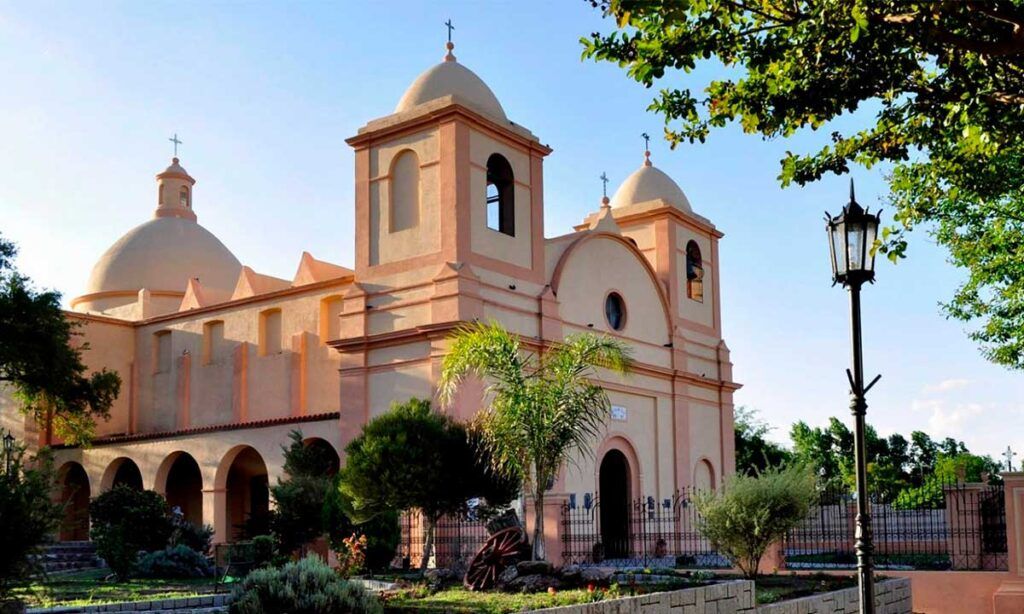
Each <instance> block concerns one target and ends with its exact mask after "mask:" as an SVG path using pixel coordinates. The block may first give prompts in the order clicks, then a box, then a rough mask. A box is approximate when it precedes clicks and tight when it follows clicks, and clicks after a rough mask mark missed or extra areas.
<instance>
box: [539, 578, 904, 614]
mask: <svg viewBox="0 0 1024 614" xmlns="http://www.w3.org/2000/svg"><path fill="white" fill-rule="evenodd" d="M910 603H911V596H910V580H909V579H907V578H895V579H892V580H883V581H881V582H877V583H875V604H876V612H877V614H911V612H912V610H911V606H910ZM859 604H860V599H859V598H858V594H857V588H856V587H854V588H847V589H844V590H841V591H833V592H831V593H821V594H820V595H812V596H810V597H803V598H801V599H792V600H790V601H782V602H779V603H771V604H767V605H762V606H755V605H754V583H753V582H750V581H749V580H735V581H732V582H723V583H721V584H711V585H708V586H701V587H697V588H685V589H681V590H677V591H667V592H664V593H654V594H652V595H642V596H639V597H623V598H622V599H609V600H607V601H599V602H597V603H585V604H580V605H570V606H563V607H560V608H548V609H545V610H538V612H549V613H558V614H619V613H620V612H629V614H641V613H649V614H653V613H655V612H669V613H671V614H857V608H858V605H859Z"/></svg>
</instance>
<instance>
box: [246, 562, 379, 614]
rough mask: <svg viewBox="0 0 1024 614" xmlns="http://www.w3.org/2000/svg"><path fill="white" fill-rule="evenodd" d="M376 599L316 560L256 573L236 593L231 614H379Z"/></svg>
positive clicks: (289, 564) (249, 576)
mask: <svg viewBox="0 0 1024 614" xmlns="http://www.w3.org/2000/svg"><path fill="white" fill-rule="evenodd" d="M383 611H384V608H383V607H382V606H381V604H380V602H379V601H378V600H377V598H376V597H374V596H373V595H371V594H369V593H367V592H366V591H364V590H363V587H361V586H359V585H358V584H353V583H351V582H347V581H345V580H342V579H341V578H339V577H338V575H337V574H336V573H334V570H332V569H331V568H330V567H328V566H327V565H326V564H325V563H324V562H323V561H321V560H320V559H319V558H317V557H307V558H304V559H302V560H301V561H298V562H294V563H287V564H286V565H284V566H283V567H277V568H265V569H257V570H255V571H253V572H252V573H250V574H249V575H248V577H246V579H245V580H243V581H242V583H241V584H240V585H239V587H238V588H237V589H235V593H234V596H233V598H232V601H231V614H280V613H282V612H287V613H288V614H333V613H335V612H351V613H352V614H379V613H382V612H383Z"/></svg>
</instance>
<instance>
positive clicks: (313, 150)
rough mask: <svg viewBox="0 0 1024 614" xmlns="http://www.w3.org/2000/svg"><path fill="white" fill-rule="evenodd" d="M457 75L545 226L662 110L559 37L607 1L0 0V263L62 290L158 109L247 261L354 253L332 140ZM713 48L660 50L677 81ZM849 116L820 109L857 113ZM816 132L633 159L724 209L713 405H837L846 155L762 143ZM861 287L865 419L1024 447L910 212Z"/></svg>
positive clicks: (129, 191)
mask: <svg viewBox="0 0 1024 614" xmlns="http://www.w3.org/2000/svg"><path fill="white" fill-rule="evenodd" d="M448 19H451V20H452V21H453V23H454V25H455V31H454V35H453V40H454V42H455V45H456V47H455V55H456V56H457V57H458V59H459V61H460V62H462V63H463V64H464V65H466V66H467V67H469V68H470V69H472V70H473V71H475V72H476V73H477V74H478V75H480V76H481V77H482V78H483V79H484V81H486V82H487V83H488V85H489V86H490V87H491V89H492V90H493V91H494V92H495V94H496V95H497V97H498V99H499V100H500V101H501V103H502V105H503V106H504V108H505V111H506V113H507V114H508V116H509V118H510V119H512V120H513V121H515V122H517V123H519V124H521V125H523V126H525V127H527V128H529V129H530V130H531V131H532V132H533V133H534V134H536V135H537V136H538V137H539V138H540V140H541V142H543V143H546V144H548V145H550V146H551V147H552V148H553V149H554V153H552V154H551V155H550V156H549V157H548V158H547V159H546V161H545V178H544V188H545V195H544V202H545V220H544V221H545V228H546V234H547V235H548V236H556V235H560V234H564V233H565V232H568V231H570V230H571V226H572V225H573V224H576V223H579V222H580V221H581V220H582V219H583V217H584V216H585V215H587V214H588V213H590V212H592V211H594V210H596V209H597V207H598V205H599V202H600V197H601V182H600V180H599V176H600V175H601V173H602V172H606V173H607V174H608V177H609V178H610V179H611V183H610V184H609V191H610V192H611V191H612V190H613V189H614V187H615V186H617V185H618V183H619V182H621V181H622V180H623V179H625V178H626V176H628V175H629V174H630V173H631V172H632V171H633V170H635V169H636V168H637V167H638V166H639V165H640V163H641V162H642V155H643V140H642V138H641V136H640V135H641V133H643V132H648V133H650V134H651V135H652V136H654V137H658V136H659V135H660V134H661V133H662V126H663V124H662V120H661V119H660V118H659V117H657V116H655V115H653V114H651V113H649V112H647V111H646V108H647V105H648V104H649V103H650V101H651V99H652V98H653V97H654V95H655V91H653V90H648V89H645V88H644V87H642V86H641V85H639V84H637V83H635V82H633V81H631V80H630V79H628V78H627V77H626V75H625V73H624V72H623V71H622V70H621V69H620V68H619V67H617V66H615V65H612V64H597V63H594V62H592V61H583V60H581V57H580V53H581V46H580V43H579V38H580V37H581V36H586V35H588V34H589V33H591V32H593V31H607V30H609V29H610V28H611V27H612V23H610V22H608V21H605V20H602V19H601V15H600V13H599V12H598V11H596V10H594V9H592V8H591V6H590V4H589V2H585V1H583V0H564V1H562V2H549V1H544V2H537V1H533V2H527V1H507V2H493V1H492V2H482V1H480V2H440V1H430V2H427V1H425V0H424V1H422V2H399V1H397V0H388V1H387V2H383V1H381V2H344V3H341V2H332V3H327V2H287V3H285V2H236V1H233V2H191V1H188V0H185V1H180V0H179V1H176V2H173V3H171V2H160V1H155V0H148V1H147V2H102V3H97V2H88V3H71V2H59V3H54V2H37V1H33V2H26V1H17V2H10V1H9V0H0V74H2V75H3V76H4V80H3V86H2V87H0V233H3V235H4V236H5V237H7V238H9V239H12V240H14V241H15V242H16V243H17V244H18V246H19V248H20V255H19V258H18V261H17V264H18V266H19V268H20V269H21V271H22V272H23V273H25V274H27V275H29V276H30V277H32V279H33V280H35V282H36V283H37V285H39V286H40V287H45V288H53V289H57V290H60V291H61V292H63V293H64V295H65V300H66V299H68V298H70V297H73V296H76V295H77V294H80V293H81V292H82V291H83V288H84V286H85V282H86V280H87V278H88V275H89V271H90V269H91V267H92V264H93V263H94V262H95V261H96V259H97V258H98V257H99V255H100V254H101V253H103V251H104V250H105V249H106V248H107V247H109V245H110V244H111V243H113V242H114V241H115V240H116V239H117V238H118V237H120V236H121V235H122V234H123V233H124V232H126V231H127V230H128V229H130V228H131V227H133V226H135V225H137V224H139V223H141V222H143V221H145V220H147V219H149V217H150V216H151V215H152V211H153V208H154V206H155V200H156V185H155V180H154V175H155V174H156V173H157V172H159V171H161V170H162V169H163V168H164V167H165V166H167V164H168V163H169V158H170V157H171V155H172V147H173V146H172V144H171V143H170V142H169V141H168V139H169V138H170V137H171V136H172V135H174V134H177V135H178V136H179V137H180V139H181V140H182V141H183V144H182V146H181V149H180V157H181V161H182V164H183V165H184V166H185V168H187V169H188V171H189V172H190V174H192V176H194V177H195V178H196V179H197V180H198V183H197V185H196V188H195V192H194V208H195V211H196V213H197V214H198V216H199V222H200V223H201V224H203V225H204V226H205V227H206V228H208V229H210V230H211V231H212V232H214V233H215V234H216V235H217V236H218V237H219V238H220V239H221V240H222V241H223V242H224V243H225V245H227V246H228V247H229V248H230V249H231V250H232V251H233V252H234V253H235V255H236V256H237V257H238V258H239V259H240V260H241V261H242V263H243V264H247V265H249V266H251V267H253V268H254V269H255V270H256V271H258V272H262V273H267V274H271V275H275V276H279V277H285V278H291V277H292V275H293V274H294V272H295V269H296V267H297V266H298V262H299V257H300V255H301V253H302V251H303V250H308V251H309V252H311V253H312V254H313V255H314V256H315V257H317V258H320V259H324V260H329V261H333V262H337V263H340V264H346V265H351V264H352V263H353V232H354V212H353V175H354V167H353V155H352V150H351V149H350V148H349V147H348V146H347V145H346V144H345V142H344V139H345V138H347V137H349V136H352V135H354V134H355V133H356V131H357V130H358V128H359V127H360V126H362V125H363V124H365V123H366V122H367V121H369V120H371V119H374V118H377V117H381V116H384V115H387V114H390V113H391V112H392V110H393V108H394V106H395V104H396V103H397V102H398V100H399V98H400V97H401V95H402V93H403V92H404V90H405V88H406V87H408V85H409V84H410V83H412V81H413V80H414V79H415V78H416V76H417V75H418V74H419V73H421V72H422V71H424V70H426V69H427V68H429V67H430V66H432V65H433V64H435V63H436V62H438V61H440V59H441V57H442V56H443V54H444V42H445V37H446V28H445V26H444V22H445V21H446V20H448ZM720 74H721V71H720V69H719V68H717V67H714V66H709V67H706V68H699V69H698V71H697V72H696V73H694V74H689V75H687V74H682V73H680V74H672V75H669V76H668V77H667V79H666V81H665V83H664V84H665V85H675V86H685V85H689V86H692V87H699V86H700V84H701V83H703V80H706V79H707V78H709V77H713V76H716V75H720ZM858 121H859V118H858V117H856V116H854V117H851V118H847V119H844V120H843V121H842V122H839V123H840V127H844V126H850V127H854V126H857V125H858V124H857V122H858ZM826 138H827V132H825V133H821V132H817V133H815V132H809V133H807V134H800V135H797V136H796V137H794V138H791V139H788V140H776V141H763V140H761V139H760V138H759V137H755V136H750V135H744V134H742V133H741V132H740V131H739V130H738V129H736V128H729V129H726V130H723V131H720V132H718V133H714V134H713V135H712V136H711V138H710V139H709V140H708V142H707V143H705V144H701V145H684V146H680V147H679V148H677V149H676V150H674V151H672V150H670V149H669V148H668V146H667V144H666V143H665V142H664V141H662V140H660V139H659V138H654V140H653V141H652V144H651V150H652V159H653V161H654V163H655V165H657V166H658V167H660V168H661V169H663V170H665V171H666V172H667V173H669V175H671V176H672V177H673V178H675V179H676V181H677V182H678V183H679V184H680V186H681V187H682V188H683V190H684V191H685V192H686V194H687V196H688V197H689V200H690V202H691V203H692V205H693V207H694V209H695V211H697V212H698V213H699V214H701V215H703V216H705V217H707V218H709V219H711V220H712V222H713V223H714V224H715V225H716V226H717V227H718V228H719V229H720V230H722V231H723V232H724V233H725V237H724V238H723V239H722V241H721V245H720V252H721V253H720V259H721V283H722V288H721V303H722V322H723V331H724V335H725V339H726V342H727V344H728V345H729V347H730V349H731V351H732V360H733V363H734V365H735V370H734V377H735V379H736V380H737V381H738V382H740V383H741V384H743V388H742V389H741V390H739V391H738V392H737V393H736V396H735V400H736V403H737V404H738V405H746V406H748V407H753V408H756V409H757V410H758V411H759V413H760V417H761V418H762V419H764V420H765V421H767V422H768V423H769V424H771V425H773V426H774V427H775V429H774V431H773V432H772V438H774V439H776V440H779V441H783V442H784V441H787V440H788V431H789V426H790V425H791V424H792V423H793V422H794V421H796V420H803V421H805V422H807V423H809V424H811V425H815V426H816V425H823V424H825V423H827V421H828V418H829V416H838V417H840V418H841V419H843V420H844V421H846V422H847V423H850V420H851V419H850V416H849V410H848V405H849V400H848V393H847V388H848V386H847V384H846V375H845V373H844V369H846V367H847V366H848V363H849V324H848V303H847V300H848V299H847V296H846V293H845V292H844V291H843V290H842V289H841V288H839V287H831V280H830V269H829V264H828V255H827V249H826V242H825V234H824V229H823V223H822V218H823V215H824V211H825V210H826V209H827V210H829V211H833V212H835V211H837V210H838V209H840V208H841V207H842V206H843V205H844V204H845V202H846V201H847V193H848V181H849V179H848V177H828V178H826V179H824V180H822V181H820V182H818V183H816V184H813V185H811V186H808V187H805V188H799V187H790V188H786V189H782V188H781V187H780V186H779V183H778V181H777V175H778V172H779V162H778V161H779V159H780V158H781V157H782V155H783V154H784V153H785V152H786V151H787V150H793V151H812V150H816V149H817V148H819V147H820V146H821V145H822V144H824V142H825V139H826ZM853 176H854V178H855V180H856V186H857V196H858V200H859V201H860V202H861V203H862V204H864V205H869V206H872V207H877V206H879V205H880V204H882V203H883V200H884V196H885V193H886V188H885V183H884V169H880V168H875V169H870V170H865V169H860V168H858V169H856V170H855V171H854V173H853ZM877 277H878V281H877V283H876V284H875V285H874V286H870V287H868V288H866V289H865V291H864V293H863V303H864V343H865V368H866V370H867V371H868V376H869V377H870V376H872V375H874V373H881V374H882V380H881V381H880V383H879V384H878V385H877V386H876V387H875V388H874V389H873V390H872V391H871V393H870V395H869V398H868V405H869V407H868V420H869V422H870V423H871V424H873V425H874V426H875V427H876V428H877V429H878V431H879V432H880V433H882V434H883V435H887V434H889V433H892V432H901V433H903V434H905V435H909V433H910V431H912V430H924V431H926V432H928V433H929V434H931V435H932V436H933V437H938V438H941V437H946V436H952V437H956V438H958V439H962V440H964V441H965V442H966V443H967V445H968V447H970V448H971V449H972V451H975V452H978V453H988V454H992V455H993V456H996V455H998V454H999V453H1000V452H1002V450H1004V449H1005V448H1006V446H1007V445H1012V446H1013V447H1014V448H1015V449H1020V450H1022V456H1021V457H1018V459H1017V464H1019V461H1020V459H1021V458H1022V457H1024V428H1021V427H1022V426H1024V377H1022V374H1021V373H1017V372H1011V371H1008V370H1006V369H1004V368H1002V367H999V366H996V365H992V364H990V363H988V362H986V360H985V359H984V358H983V357H982V356H981V355H980V353H979V351H978V349H977V347H976V346H975V344H974V343H973V342H971V341H970V339H968V338H967V335H966V333H965V330H966V327H965V325H964V324H963V323H961V322H957V321H950V320H947V319H945V318H944V317H943V316H942V314H941V311H940V309H939V304H940V302H941V301H943V300H946V299H948V298H949V297H950V296H951V295H952V293H953V291H954V289H955V288H956V286H957V284H958V283H959V282H960V281H961V280H962V279H963V272H962V271H958V270H956V269H955V268H954V267H952V265H949V264H947V262H946V260H945V254H944V252H943V251H942V249H941V248H939V247H938V246H936V245H935V244H934V242H933V241H932V240H931V239H930V238H929V237H928V235H927V234H926V233H924V232H915V233H914V235H913V237H912V243H911V250H910V257H909V259H908V260H906V261H903V262H901V263H900V264H898V265H892V264H889V263H888V262H882V261H881V260H880V261H879V263H878V266H877Z"/></svg>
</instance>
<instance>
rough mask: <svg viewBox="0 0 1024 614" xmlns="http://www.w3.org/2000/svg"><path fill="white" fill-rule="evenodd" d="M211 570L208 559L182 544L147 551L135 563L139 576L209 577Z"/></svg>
mask: <svg viewBox="0 0 1024 614" xmlns="http://www.w3.org/2000/svg"><path fill="white" fill-rule="evenodd" d="M213 571H214V570H213V563H211V562H210V559H208V558H206V557H205V556H204V555H203V554H201V553H199V552H196V551H195V550H193V549H191V548H189V547H188V546H182V545H178V546H168V547H167V548H165V549H163V550H157V551H156V552H147V553H146V554H144V555H142V556H141V557H139V560H138V562H136V564H135V573H136V575H137V576H139V577H140V578H210V577H213Z"/></svg>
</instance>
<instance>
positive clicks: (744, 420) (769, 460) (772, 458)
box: [733, 406, 790, 475]
mask: <svg viewBox="0 0 1024 614" xmlns="http://www.w3.org/2000/svg"><path fill="white" fill-rule="evenodd" d="M733 425H734V427H733V430H734V432H735V443H736V471H738V472H740V473H745V474H747V475H757V474H758V473H761V472H762V471H764V470H765V469H767V468H769V467H778V466H780V465H782V464H783V463H785V462H786V461H788V460H789V458H790V452H789V450H787V449H786V448H784V447H782V446H780V445H779V444H777V443H775V442H774V441H768V439H767V436H768V433H770V432H771V430H772V427H770V426H768V423H766V422H765V421H764V420H761V419H760V418H759V417H758V416H757V410H756V409H750V408H747V407H743V406H740V407H737V408H736V411H735V412H734V413H733Z"/></svg>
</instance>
